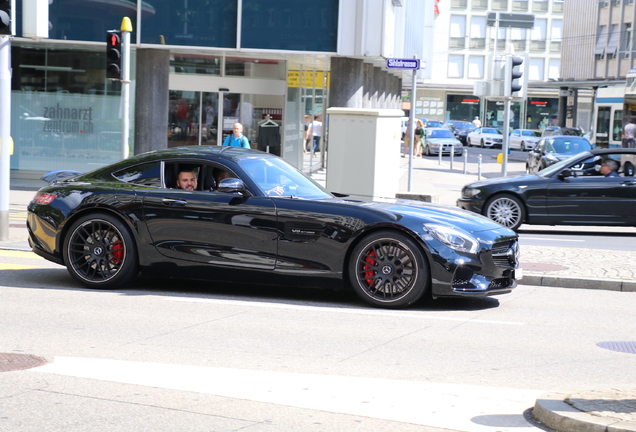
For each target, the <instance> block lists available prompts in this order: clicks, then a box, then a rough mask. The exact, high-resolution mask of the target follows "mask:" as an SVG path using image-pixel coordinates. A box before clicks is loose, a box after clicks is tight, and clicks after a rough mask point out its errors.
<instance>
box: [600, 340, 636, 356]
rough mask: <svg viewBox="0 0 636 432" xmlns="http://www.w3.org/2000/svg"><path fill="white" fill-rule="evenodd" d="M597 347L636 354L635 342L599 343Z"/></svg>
mask: <svg viewBox="0 0 636 432" xmlns="http://www.w3.org/2000/svg"><path fill="white" fill-rule="evenodd" d="M597 345H598V346H600V347H601V348H605V349H608V350H612V351H618V352H624V353H630V354H636V342H599V343H598V344H597Z"/></svg>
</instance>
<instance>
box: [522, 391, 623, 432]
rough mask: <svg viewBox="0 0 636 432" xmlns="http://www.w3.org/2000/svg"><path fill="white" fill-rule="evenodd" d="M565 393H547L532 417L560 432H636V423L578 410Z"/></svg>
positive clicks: (533, 411) (534, 409)
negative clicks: (569, 401)
mask: <svg viewBox="0 0 636 432" xmlns="http://www.w3.org/2000/svg"><path fill="white" fill-rule="evenodd" d="M568 396H569V395H567V394H565V393H545V394H543V395H541V396H540V397H539V398H537V401H536V403H535V405H534V408H533V409H532V417H533V418H534V419H535V420H536V421H538V422H540V423H541V424H543V425H545V426H547V427H549V428H551V429H554V430H555V431H558V432H636V423H633V422H625V421H620V420H616V419H610V418H607V417H598V416H595V415H592V414H587V413H584V412H582V411H579V410H577V409H576V408H574V407H573V406H571V405H570V404H568V403H566V402H565V400H566V399H567V398H568Z"/></svg>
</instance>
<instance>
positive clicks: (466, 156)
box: [463, 149, 468, 174]
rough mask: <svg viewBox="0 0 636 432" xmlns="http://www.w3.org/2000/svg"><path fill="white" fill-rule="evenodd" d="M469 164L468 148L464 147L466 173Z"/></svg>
mask: <svg viewBox="0 0 636 432" xmlns="http://www.w3.org/2000/svg"><path fill="white" fill-rule="evenodd" d="M467 165H468V150H466V149H464V172H463V173H464V174H466V170H467Z"/></svg>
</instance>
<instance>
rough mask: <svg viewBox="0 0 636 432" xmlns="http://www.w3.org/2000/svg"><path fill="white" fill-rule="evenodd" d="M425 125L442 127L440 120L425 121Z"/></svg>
mask: <svg viewBox="0 0 636 432" xmlns="http://www.w3.org/2000/svg"><path fill="white" fill-rule="evenodd" d="M426 126H427V127H442V122H438V121H429V122H426Z"/></svg>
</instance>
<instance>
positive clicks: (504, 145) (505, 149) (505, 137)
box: [501, 98, 510, 177]
mask: <svg viewBox="0 0 636 432" xmlns="http://www.w3.org/2000/svg"><path fill="white" fill-rule="evenodd" d="M509 134H510V99H508V98H506V100H505V101H504V127H503V131H502V134H501V135H502V138H503V140H502V141H503V142H502V143H501V150H502V151H503V163H502V164H501V174H502V175H503V176H504V177H506V176H507V175H508V141H509V140H508V138H509Z"/></svg>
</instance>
